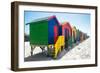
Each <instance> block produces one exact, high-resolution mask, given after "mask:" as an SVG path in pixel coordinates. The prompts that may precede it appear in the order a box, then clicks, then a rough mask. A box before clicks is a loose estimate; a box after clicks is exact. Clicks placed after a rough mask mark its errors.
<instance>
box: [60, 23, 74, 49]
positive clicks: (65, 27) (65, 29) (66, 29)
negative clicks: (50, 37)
mask: <svg viewBox="0 0 100 73" xmlns="http://www.w3.org/2000/svg"><path fill="white" fill-rule="evenodd" d="M62 35H64V36H65V47H66V48H68V47H71V46H72V28H71V26H70V23H69V22H65V23H63V24H62Z"/></svg>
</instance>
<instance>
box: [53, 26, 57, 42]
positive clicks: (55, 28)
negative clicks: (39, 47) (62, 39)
mask: <svg viewBox="0 0 100 73" xmlns="http://www.w3.org/2000/svg"><path fill="white" fill-rule="evenodd" d="M57 39H58V27H57V26H54V43H56V41H57Z"/></svg>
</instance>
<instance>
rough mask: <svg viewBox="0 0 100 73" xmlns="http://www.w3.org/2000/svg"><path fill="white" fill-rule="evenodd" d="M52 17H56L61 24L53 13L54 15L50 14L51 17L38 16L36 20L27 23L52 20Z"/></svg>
mask: <svg viewBox="0 0 100 73" xmlns="http://www.w3.org/2000/svg"><path fill="white" fill-rule="evenodd" d="M51 19H55V20H56V21H57V23H58V24H60V23H59V22H58V20H57V18H56V16H55V15H53V16H49V17H44V18H38V19H35V20H33V21H32V22H29V23H27V24H26V25H28V24H30V23H33V22H39V21H43V20H47V21H49V20H51Z"/></svg>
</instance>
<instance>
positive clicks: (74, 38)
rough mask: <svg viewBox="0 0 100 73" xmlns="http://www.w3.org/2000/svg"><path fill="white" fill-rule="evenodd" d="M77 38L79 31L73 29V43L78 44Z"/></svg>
mask: <svg viewBox="0 0 100 73" xmlns="http://www.w3.org/2000/svg"><path fill="white" fill-rule="evenodd" d="M76 37H77V30H76V27H75V26H74V27H72V42H73V43H76Z"/></svg>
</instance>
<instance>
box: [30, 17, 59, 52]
mask: <svg viewBox="0 0 100 73" xmlns="http://www.w3.org/2000/svg"><path fill="white" fill-rule="evenodd" d="M28 24H30V45H31V46H32V47H31V48H32V50H31V52H32V51H33V49H34V48H35V47H34V46H40V48H41V49H43V48H45V47H48V45H52V46H54V44H55V42H56V40H57V38H58V36H59V34H58V28H59V22H58V21H57V19H56V17H55V16H50V17H46V18H41V19H36V20H34V21H33V22H30V23H28ZM50 50H51V49H49V52H51V51H50ZM53 50H54V48H53V49H52V51H53Z"/></svg>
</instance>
